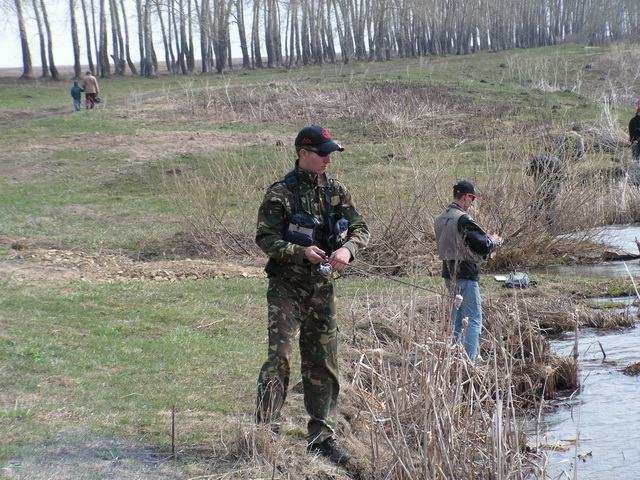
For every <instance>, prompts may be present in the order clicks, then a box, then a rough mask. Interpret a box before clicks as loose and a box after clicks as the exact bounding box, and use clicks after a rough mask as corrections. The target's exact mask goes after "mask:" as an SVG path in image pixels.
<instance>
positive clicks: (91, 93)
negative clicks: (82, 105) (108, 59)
mask: <svg viewBox="0 0 640 480" xmlns="http://www.w3.org/2000/svg"><path fill="white" fill-rule="evenodd" d="M82 88H83V90H84V96H85V102H86V107H87V110H91V109H92V108H93V107H95V105H96V103H97V102H96V97H97V96H98V94H99V93H100V87H98V80H97V79H96V77H94V76H93V74H92V73H91V71H87V73H86V74H85V76H84V79H83V80H82Z"/></svg>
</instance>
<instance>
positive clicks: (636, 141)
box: [629, 107, 640, 163]
mask: <svg viewBox="0 0 640 480" xmlns="http://www.w3.org/2000/svg"><path fill="white" fill-rule="evenodd" d="M629 141H630V142H631V154H632V155H633V159H634V160H635V161H636V162H639V163H640V107H638V108H637V109H636V114H635V116H634V117H633V118H632V119H631V121H630V122H629Z"/></svg>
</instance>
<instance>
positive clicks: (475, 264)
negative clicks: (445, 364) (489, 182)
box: [434, 180, 502, 364]
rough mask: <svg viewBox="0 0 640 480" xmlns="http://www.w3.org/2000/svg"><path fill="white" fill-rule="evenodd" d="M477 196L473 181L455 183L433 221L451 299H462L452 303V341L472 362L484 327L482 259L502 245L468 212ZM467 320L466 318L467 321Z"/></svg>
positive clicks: (500, 241)
mask: <svg viewBox="0 0 640 480" xmlns="http://www.w3.org/2000/svg"><path fill="white" fill-rule="evenodd" d="M476 199H482V197H480V196H478V195H476V191H475V188H474V187H473V184H471V183H470V182H467V181H465V180H463V181H460V182H458V183H456V184H455V185H454V186H453V202H452V203H451V204H449V206H448V207H447V208H446V209H445V210H444V212H442V213H441V214H440V215H439V216H438V217H437V218H436V220H435V222H434V230H435V234H436V244H437V246H438V256H439V257H440V259H441V260H442V277H443V278H444V279H445V283H446V285H447V288H448V290H449V293H450V294H451V296H452V298H453V297H455V296H457V295H460V296H462V302H460V303H458V302H453V305H452V306H451V325H452V327H453V341H454V343H456V342H461V343H462V346H463V347H464V351H465V352H466V354H467V356H468V357H469V360H471V362H472V363H473V364H475V362H476V357H477V356H478V344H479V343H480V332H481V330H482V305H481V303H480V288H479V286H478V281H479V280H480V262H481V261H482V260H483V259H484V258H486V257H487V255H489V254H490V253H492V252H494V251H495V250H496V249H497V248H498V247H499V246H500V245H502V238H500V237H499V236H498V235H495V234H492V235H488V234H487V233H486V232H485V231H484V230H483V229H482V228H481V227H480V226H479V225H478V224H477V223H476V222H475V221H474V220H473V218H471V216H470V215H469V214H467V211H468V210H469V208H470V207H471V205H472V204H473V202H474V201H475V200H476ZM465 319H466V320H465Z"/></svg>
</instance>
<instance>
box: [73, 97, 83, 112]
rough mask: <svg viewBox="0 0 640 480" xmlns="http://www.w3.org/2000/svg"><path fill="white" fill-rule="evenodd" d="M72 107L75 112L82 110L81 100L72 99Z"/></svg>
mask: <svg viewBox="0 0 640 480" xmlns="http://www.w3.org/2000/svg"><path fill="white" fill-rule="evenodd" d="M73 106H74V107H75V109H76V112H77V111H78V110H82V100H81V99H80V98H74V99H73Z"/></svg>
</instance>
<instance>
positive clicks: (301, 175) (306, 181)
mask: <svg viewBox="0 0 640 480" xmlns="http://www.w3.org/2000/svg"><path fill="white" fill-rule="evenodd" d="M296 178H297V179H298V181H299V182H300V183H301V184H303V185H306V186H308V187H310V188H314V187H317V186H320V187H326V186H327V183H328V181H327V174H326V173H323V174H322V175H318V174H317V173H311V172H308V171H307V170H303V169H302V168H300V167H299V166H298V162H297V161H296Z"/></svg>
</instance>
